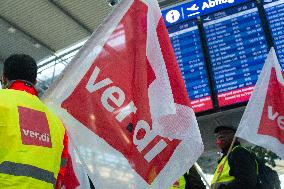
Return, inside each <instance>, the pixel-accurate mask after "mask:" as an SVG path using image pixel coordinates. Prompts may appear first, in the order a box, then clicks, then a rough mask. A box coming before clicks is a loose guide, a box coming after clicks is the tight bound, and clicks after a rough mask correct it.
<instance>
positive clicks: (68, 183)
mask: <svg viewBox="0 0 284 189" xmlns="http://www.w3.org/2000/svg"><path fill="white" fill-rule="evenodd" d="M68 159H69V160H70V161H68V163H67V167H66V170H65V175H64V183H63V185H64V186H65V188H66V189H75V188H76V187H78V186H80V183H79V181H78V179H77V177H76V175H75V173H74V169H73V164H72V161H71V156H70V155H69V154H68Z"/></svg>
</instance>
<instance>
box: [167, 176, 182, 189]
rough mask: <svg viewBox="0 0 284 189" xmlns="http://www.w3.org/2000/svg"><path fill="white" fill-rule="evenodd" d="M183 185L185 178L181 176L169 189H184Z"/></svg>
mask: <svg viewBox="0 0 284 189" xmlns="http://www.w3.org/2000/svg"><path fill="white" fill-rule="evenodd" d="M185 184H186V181H185V178H184V176H181V177H180V178H179V180H177V181H176V182H175V183H174V184H173V185H172V186H171V188H170V189H185Z"/></svg>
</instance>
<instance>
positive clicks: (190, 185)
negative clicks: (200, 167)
mask: <svg viewBox="0 0 284 189" xmlns="http://www.w3.org/2000/svg"><path fill="white" fill-rule="evenodd" d="M170 189H206V187H205V185H204V184H203V182H202V180H201V177H200V175H199V174H198V172H197V170H196V169H195V167H194V166H192V167H191V168H190V169H189V171H188V172H186V173H185V174H184V175H183V176H181V177H180V178H179V180H177V181H176V182H175V183H174V184H173V185H172V186H171V187H170Z"/></svg>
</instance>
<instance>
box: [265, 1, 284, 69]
mask: <svg viewBox="0 0 284 189" xmlns="http://www.w3.org/2000/svg"><path fill="white" fill-rule="evenodd" d="M264 9H265V12H266V16H267V19H268V22H269V27H270V31H271V33H272V38H273V42H274V45H275V48H276V53H277V55H278V58H279V63H280V65H281V67H282V69H283V68H284V1H283V0H264Z"/></svg>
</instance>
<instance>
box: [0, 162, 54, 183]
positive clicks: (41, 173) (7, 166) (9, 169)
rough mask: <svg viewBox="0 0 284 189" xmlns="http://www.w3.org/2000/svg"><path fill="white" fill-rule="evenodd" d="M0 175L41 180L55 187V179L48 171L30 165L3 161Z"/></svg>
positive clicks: (0, 166)
mask: <svg viewBox="0 0 284 189" xmlns="http://www.w3.org/2000/svg"><path fill="white" fill-rule="evenodd" d="M0 173H3V174H8V175H13V176H26V177H31V178H34V179H37V180H41V181H44V182H47V183H50V184H52V185H53V186H55V184H56V178H55V177H54V174H53V173H52V172H50V171H46V170H43V169H40V168H38V167H34V166H32V165H25V164H20V163H14V162H9V161H5V162H3V163H1V164H0Z"/></svg>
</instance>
